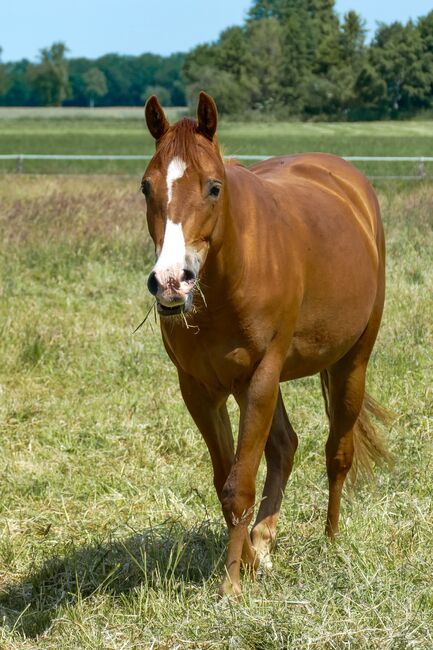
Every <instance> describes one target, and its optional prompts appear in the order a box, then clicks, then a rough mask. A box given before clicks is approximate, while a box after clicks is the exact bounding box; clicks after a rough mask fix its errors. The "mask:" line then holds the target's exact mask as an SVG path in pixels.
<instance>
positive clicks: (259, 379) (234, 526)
mask: <svg viewBox="0 0 433 650" xmlns="http://www.w3.org/2000/svg"><path fill="white" fill-rule="evenodd" d="M279 378H280V364H279V361H278V359H277V358H275V357H274V356H271V355H270V354H268V355H267V356H266V357H264V358H263V359H262V361H261V363H260V364H259V366H258V367H257V369H256V370H255V372H254V375H253V377H252V379H251V381H250V383H249V384H248V386H247V387H246V388H245V389H244V390H242V391H240V392H239V393H237V394H236V399H237V401H238V403H239V406H240V424H239V437H238V444H237V449H236V454H235V460H234V463H233V465H232V468H231V470H230V474H229V476H228V478H227V481H226V483H225V485H224V488H223V491H222V495H221V502H222V506H223V510H224V516H225V518H226V521H227V524H228V529H229V541H228V549H227V559H226V576H225V578H224V580H223V582H222V584H221V588H220V593H221V595H225V594H229V595H234V596H239V595H240V593H241V588H240V562H241V556H242V548H243V547H244V545H245V543H246V542H247V540H248V541H249V533H248V525H249V523H250V521H251V518H252V516H253V511H254V501H255V494H256V475H257V470H258V467H259V464H260V459H261V457H262V454H263V450H264V448H265V445H266V440H267V438H268V435H269V430H270V428H271V424H272V418H273V415H274V411H275V405H276V402H277V397H278V389H279Z"/></svg>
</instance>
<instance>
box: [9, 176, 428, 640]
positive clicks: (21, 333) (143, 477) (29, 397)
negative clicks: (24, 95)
mask: <svg viewBox="0 0 433 650" xmlns="http://www.w3.org/2000/svg"><path fill="white" fill-rule="evenodd" d="M380 196H381V203H382V205H383V211H384V216H385V223H386V230H387V239H388V299H387V305H386V310H385V317H384V323H383V327H382V330H381V334H380V339H379V342H378V346H377V348H376V352H375V355H374V358H373V362H372V365H371V371H370V377H369V390H370V392H371V393H372V394H373V395H374V396H375V397H376V398H377V399H378V400H379V401H380V402H382V403H384V404H386V405H387V406H388V407H389V408H391V409H393V410H395V411H397V412H398V413H399V419H398V421H397V422H396V424H394V425H393V427H392V428H390V429H389V430H387V431H385V432H384V435H385V436H386V438H387V440H388V444H389V447H390V449H391V451H392V452H393V453H394V455H395V457H396V459H397V462H396V466H395V469H394V471H393V472H391V473H388V472H386V471H384V470H378V471H377V472H376V485H375V486H361V487H360V489H359V491H358V492H357V493H356V494H354V495H351V496H350V495H347V496H346V498H345V500H344V505H343V523H344V525H343V531H342V534H341V536H340V539H339V541H338V543H337V544H336V545H335V546H329V545H328V543H327V542H326V540H325V539H324V537H323V534H322V531H323V523H324V516H325V508H326V480H325V473H324V454H323V445H324V441H325V438H326V418H325V415H324V408H323V403H322V398H321V395H320V388H319V383H318V381H316V379H315V378H312V379H307V380H304V381H300V382H297V383H293V384H290V385H288V386H285V388H284V395H285V398H286V404H287V407H288V410H289V412H290V413H291V415H292V419H293V424H294V426H295V428H296V429H297V430H298V432H299V437H300V441H301V444H300V448H299V450H298V453H297V459H296V464H295V469H294V473H293V476H292V478H291V481H290V484H289V487H288V489H287V494H286V497H285V500H284V505H283V513H282V518H281V525H280V538H279V544H278V547H277V549H276V551H275V555H274V572H273V574H272V575H270V576H268V577H267V578H266V579H261V580H259V581H257V582H256V583H253V582H250V581H248V580H244V585H243V586H244V590H245V596H244V600H243V601H242V602H241V603H240V604H238V605H234V604H233V603H230V602H223V603H220V602H218V601H217V599H216V596H215V594H216V585H217V583H218V580H219V578H220V573H221V567H222V564H221V562H222V557H223V554H224V546H225V533H224V527H223V522H222V516H221V514H220V510H219V506H218V503H217V500H216V497H215V495H214V492H213V488H212V481H211V469H210V463H209V460H208V457H207V452H206V451H205V448H204V444H203V443H202V441H201V439H200V437H199V435H198V434H197V432H196V431H195V429H194V427H193V425H192V423H191V421H190V419H189V417H188V415H187V413H186V411H185V408H184V406H183V404H182V402H181V399H180V395H179V391H178V388H177V381H176V375H175V372H174V369H173V368H172V366H171V364H170V363H169V362H168V360H167V358H166V355H165V353H164V351H163V349H162V345H161V341H160V336H159V333H158V327H157V326H155V325H154V323H153V320H152V318H149V319H148V321H147V322H146V324H145V325H144V326H143V328H142V329H140V330H139V331H138V332H137V334H135V335H134V336H133V335H132V330H133V329H134V327H135V326H136V325H137V324H138V323H139V322H140V321H141V319H142V317H143V316H144V314H145V312H146V310H147V308H148V307H149V306H150V302H149V299H148V297H147V295H146V291H145V279H146V272H147V270H148V269H149V266H150V261H151V258H152V251H151V247H150V246H149V242H148V239H147V236H146V234H145V219H144V213H143V201H142V197H141V196H140V195H139V193H138V180H137V181H131V180H125V179H120V178H112V177H110V178H107V177H97V178H96V177H89V178H56V177H33V178H32V177H29V178H27V177H26V178H21V179H16V178H15V177H3V178H2V179H1V180H0V231H1V240H0V241H1V242H2V243H1V244H0V254H1V258H0V259H1V271H0V274H1V278H2V283H1V287H0V328H1V332H2V336H1V338H0V359H1V364H0V418H1V422H2V453H1V456H0V476H1V480H0V489H1V499H0V620H1V621H2V626H1V627H0V647H4V648H8V649H11V650H14V649H16V650H18V649H24V648H32V649H34V648H41V649H42V648H45V649H50V650H53V649H57V648H65V649H71V650H72V649H74V650H75V649H76V648H95V649H96V648H98V649H101V650H102V649H104V650H105V649H107V648H108V649H111V648H113V649H116V650H120V649H123V648H133V649H135V648H137V649H138V648H151V647H153V648H242V649H243V648H245V649H250V648H261V649H262V648H263V649H266V648H269V649H270V648H288V647H290V648H295V649H296V650H298V649H299V650H301V649H302V650H304V649H305V650H307V648H308V649H317V650H323V649H327V648H329V649H331V648H332V649H338V650H340V649H341V648H343V647H344V648H351V649H352V648H353V649H355V648H380V649H381V650H385V649H386V650H391V649H392V650H396V649H400V648H401V649H402V650H403V649H406V648H419V649H421V648H430V647H432V645H433V638H432V626H433V615H432V612H433V594H432V586H431V575H432V569H433V567H432V554H431V544H432V534H431V528H432V526H431V524H432V520H433V518H432V496H433V494H432V481H431V467H432V462H433V445H432V430H433V427H432V424H433V422H432V413H433V403H432V402H433V399H432V389H431V377H432V361H431V359H432V357H431V349H432V343H433V325H432V319H431V314H432V309H433V299H432V295H433V292H432V289H433V269H432V265H431V257H432V248H433V247H432V214H433V210H432V207H433V188H432V187H431V186H429V185H419V186H416V187H410V188H408V187H399V188H398V190H396V186H393V187H392V188H386V187H383V188H382V189H381V192H380ZM232 410H233V407H232Z"/></svg>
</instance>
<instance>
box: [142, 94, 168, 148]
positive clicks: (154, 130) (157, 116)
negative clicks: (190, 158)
mask: <svg viewBox="0 0 433 650" xmlns="http://www.w3.org/2000/svg"><path fill="white" fill-rule="evenodd" d="M144 115H145V117H146V124H147V128H148V129H149V131H150V133H151V135H153V137H154V138H155V140H159V139H160V138H162V136H163V135H164V133H165V132H166V131H167V130H168V128H169V126H170V125H169V123H168V121H167V118H166V117H165V115H164V111H163V110H162V108H161V105H160V103H159V101H158V100H157V98H156V97H155V95H152V97H149V99H148V100H147V102H146V106H145V107H144Z"/></svg>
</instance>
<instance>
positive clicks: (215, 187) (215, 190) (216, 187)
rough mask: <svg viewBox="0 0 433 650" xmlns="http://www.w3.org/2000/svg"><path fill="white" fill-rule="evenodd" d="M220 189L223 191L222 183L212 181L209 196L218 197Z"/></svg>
mask: <svg viewBox="0 0 433 650" xmlns="http://www.w3.org/2000/svg"><path fill="white" fill-rule="evenodd" d="M220 191H221V184H220V183H215V182H213V183H210V187H209V196H211V197H212V198H214V199H216V198H218V196H219V193H220Z"/></svg>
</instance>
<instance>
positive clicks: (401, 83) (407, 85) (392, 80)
mask: <svg viewBox="0 0 433 650" xmlns="http://www.w3.org/2000/svg"><path fill="white" fill-rule="evenodd" d="M369 55H370V56H369V59H370V63H371V65H372V66H373V68H374V69H375V70H376V73H377V74H378V76H379V77H380V78H381V79H383V80H384V82H385V84H386V103H385V108H386V110H387V111H388V112H389V113H390V114H398V113H400V112H401V111H405V112H413V111H414V110H415V109H416V108H420V107H425V106H428V105H429V103H430V101H431V83H432V76H433V66H432V60H431V57H429V56H426V52H425V45H424V43H423V39H422V35H421V32H420V30H419V29H417V28H416V27H415V25H414V24H413V23H412V21H409V22H408V23H407V24H406V25H405V26H403V25H402V24H401V23H399V22H395V23H392V24H391V25H381V26H380V28H379V30H378V31H377V33H376V36H375V38H374V41H373V43H372V46H371V48H370V52H369Z"/></svg>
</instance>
